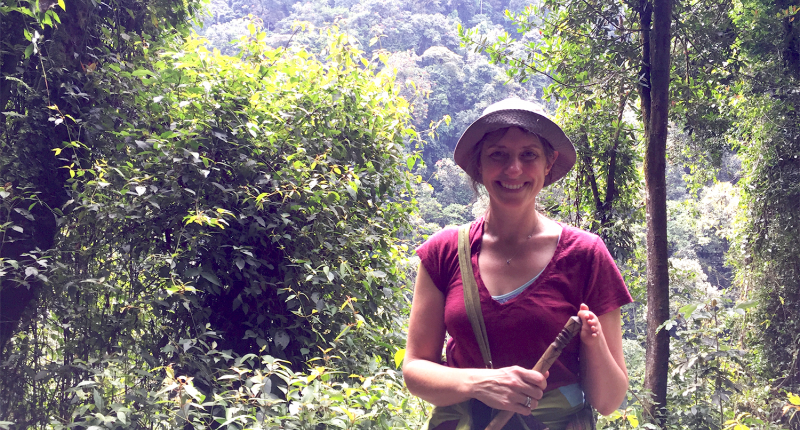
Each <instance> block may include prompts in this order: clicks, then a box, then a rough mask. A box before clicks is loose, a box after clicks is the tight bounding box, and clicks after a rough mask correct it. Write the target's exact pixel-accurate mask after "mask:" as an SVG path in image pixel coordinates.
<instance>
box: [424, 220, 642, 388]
mask: <svg viewBox="0 0 800 430" xmlns="http://www.w3.org/2000/svg"><path fill="white" fill-rule="evenodd" d="M483 225H484V219H483V218H481V219H479V220H477V221H475V222H473V223H472V225H471V228H470V235H469V237H470V249H471V253H472V258H471V261H472V270H473V272H474V273H475V279H476V280H477V283H478V292H479V294H480V299H481V310H482V312H483V319H484V321H485V323H486V332H487V336H488V338H489V349H490V350H491V353H492V362H493V364H494V367H495V368H501V367H507V366H513V365H518V366H521V367H524V368H528V369H531V368H533V366H534V365H535V364H536V361H537V360H538V359H539V357H541V355H542V354H543V353H544V351H545V350H546V349H547V347H548V346H549V345H550V343H552V342H553V340H554V339H555V338H556V336H557V335H558V333H559V332H560V331H561V329H562V328H563V327H564V324H566V322H567V320H568V319H569V318H570V317H571V316H573V315H577V314H578V310H579V308H580V305H581V303H586V304H587V305H588V306H589V309H590V310H591V311H592V312H594V313H595V314H596V315H603V314H605V313H607V312H610V311H613V310H615V309H617V308H619V307H621V306H623V305H626V304H628V303H630V302H632V301H633V300H632V299H631V296H630V293H628V288H627V287H626V286H625V282H624V281H623V280H622V276H621V275H620V273H619V270H618V269H617V266H616V265H615V264H614V260H613V259H612V258H611V255H610V254H609V253H608V249H607V248H606V246H605V244H604V243H603V241H602V240H601V239H600V238H599V237H598V236H597V235H595V234H592V233H588V232H585V231H583V230H580V229H577V228H574V227H570V226H567V225H564V224H561V227H562V229H563V230H562V232H561V237H560V238H559V241H558V245H557V246H556V251H555V254H554V255H553V258H552V259H551V260H550V263H548V265H547V266H546V267H545V268H544V270H543V271H542V273H541V274H540V275H539V277H538V278H537V279H536V280H535V281H534V282H533V284H531V285H530V286H529V287H528V288H526V289H525V290H524V291H523V292H522V293H521V294H519V295H518V296H516V297H514V298H513V299H511V300H509V301H508V302H505V303H499V302H497V301H496V300H494V299H493V298H492V296H491V294H490V293H489V290H487V289H486V286H485V285H484V283H483V280H482V279H481V273H480V269H479V268H478V255H479V254H480V252H481V238H482V237H483ZM417 255H419V257H420V259H421V260H422V264H423V266H425V270H427V271H428V274H430V276H431V279H433V283H434V284H435V285H436V287H437V288H438V289H439V290H441V291H442V293H443V294H444V296H445V307H444V322H445V326H446V328H447V332H448V333H449V334H450V339H449V340H448V342H447V349H446V354H447V365H448V366H450V367H458V368H483V367H485V366H484V363H483V358H482V357H481V351H480V347H479V346H478V342H477V340H476V339H475V333H474V332H473V330H472V325H471V324H470V322H469V318H468V317H467V311H466V308H465V305H464V289H463V284H462V282H461V272H460V269H459V267H458V229H456V228H448V229H445V230H442V231H440V232H438V233H436V234H435V235H433V236H431V237H430V238H429V239H428V240H427V241H426V242H425V243H424V244H422V246H420V247H419V248H418V249H417ZM579 348H580V339H578V337H576V338H575V339H573V340H572V342H570V343H569V345H567V347H566V348H564V351H563V352H562V354H561V356H560V357H559V359H558V360H557V361H556V362H555V363H554V364H553V366H552V367H551V368H550V377H549V378H548V380H547V390H545V391H550V390H553V389H556V388H559V387H562V386H565V385H569V384H573V383H578V382H580V374H579V373H580V367H579V364H578V359H579Z"/></svg>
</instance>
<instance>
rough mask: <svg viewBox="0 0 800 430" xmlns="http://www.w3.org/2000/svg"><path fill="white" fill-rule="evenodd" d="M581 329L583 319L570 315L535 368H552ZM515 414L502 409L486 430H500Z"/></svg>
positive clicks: (540, 371) (546, 369) (544, 370)
mask: <svg viewBox="0 0 800 430" xmlns="http://www.w3.org/2000/svg"><path fill="white" fill-rule="evenodd" d="M580 331H581V319H580V318H578V317H577V316H574V317H570V319H569V320H568V321H567V324H565V325H564V328H563V329H561V333H559V334H558V336H556V340H554V341H553V343H551V344H550V346H548V347H547V350H546V351H545V352H544V354H542V357H541V358H540V359H539V361H537V362H536V365H535V366H533V370H535V371H537V372H539V373H545V372H547V371H548V370H549V369H550V366H551V365H552V364H553V363H554V362H555V361H556V359H557V358H558V356H559V355H561V351H562V350H563V349H564V347H565V346H567V344H568V343H569V341H571V340H572V338H573V337H575V335H576V334H578V332H580ZM513 416H514V412H511V411H500V412H499V413H498V414H497V415H496V416H495V417H494V419H493V420H492V422H490V423H489V425H488V426H486V430H500V429H502V428H503V426H505V425H506V423H507V422H508V420H510V419H511V417H513Z"/></svg>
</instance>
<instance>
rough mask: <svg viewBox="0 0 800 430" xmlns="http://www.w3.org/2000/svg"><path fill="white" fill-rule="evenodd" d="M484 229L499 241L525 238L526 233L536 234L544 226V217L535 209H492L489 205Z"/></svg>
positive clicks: (514, 240)
mask: <svg viewBox="0 0 800 430" xmlns="http://www.w3.org/2000/svg"><path fill="white" fill-rule="evenodd" d="M485 219H486V221H485V224H484V231H485V232H486V233H488V234H490V235H492V236H495V237H496V238H497V239H498V240H501V241H507V240H508V241H513V242H516V241H520V240H525V239H526V238H527V237H528V235H536V234H538V233H540V232H541V231H542V230H543V228H544V222H545V220H546V218H545V217H544V216H543V215H541V214H540V213H539V212H537V211H536V210H535V209H531V210H529V211H516V212H515V213H510V211H507V210H505V211H502V210H494V211H493V210H492V207H491V205H490V206H489V210H488V211H487V212H486V216H485Z"/></svg>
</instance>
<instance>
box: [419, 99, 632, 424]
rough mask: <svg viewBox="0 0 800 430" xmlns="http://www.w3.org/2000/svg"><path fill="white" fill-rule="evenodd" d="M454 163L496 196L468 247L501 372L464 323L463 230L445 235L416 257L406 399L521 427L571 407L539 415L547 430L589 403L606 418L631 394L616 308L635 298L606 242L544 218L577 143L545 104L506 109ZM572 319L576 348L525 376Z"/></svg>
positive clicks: (472, 131)
mask: <svg viewBox="0 0 800 430" xmlns="http://www.w3.org/2000/svg"><path fill="white" fill-rule="evenodd" d="M454 158H455V161H456V163H457V164H458V165H459V166H460V167H461V168H462V169H464V170H465V171H466V172H467V174H469V176H470V177H471V178H472V179H473V181H475V182H476V183H478V184H482V186H484V187H485V188H486V191H487V193H488V195H489V208H488V209H487V211H486V214H485V215H484V217H482V218H481V219H479V220H477V221H475V222H473V223H472V224H471V226H470V235H469V237H470V248H471V262H472V270H473V272H474V275H475V278H476V281H477V284H478V291H479V296H480V306H481V312H482V314H483V318H484V320H485V324H486V332H487V337H488V341H489V349H490V351H491V355H492V365H493V366H492V367H493V368H487V366H486V365H485V364H484V361H483V359H482V356H481V352H480V350H479V347H478V342H477V340H476V337H475V333H474V331H473V329H472V326H471V324H470V322H469V320H468V317H467V315H466V309H465V305H464V295H463V285H462V280H461V274H460V271H459V266H458V256H457V245H458V244H457V240H458V239H457V236H458V233H457V230H456V229H445V230H443V231H440V232H439V233H437V234H435V235H434V236H432V237H431V238H430V239H428V241H426V242H425V243H424V244H423V245H422V246H420V248H419V249H417V254H418V255H419V256H420V259H421V264H420V267H419V273H418V275H417V280H416V285H415V289H414V300H413V304H412V307H411V318H410V323H409V331H408V344H407V349H406V356H405V362H404V365H403V375H404V377H405V382H406V385H407V386H408V389H409V390H410V391H411V392H412V393H413V394H415V395H417V396H419V397H421V398H422V399H424V400H427V401H429V402H430V403H432V404H434V405H436V406H437V407H446V406H451V405H457V404H461V403H462V402H465V401H469V400H470V399H476V400H478V401H480V402H482V403H483V404H485V405H488V406H489V407H491V408H493V409H504V410H509V411H513V412H516V413H519V414H521V415H525V416H527V415H531V410H532V409H533V410H534V415H536V414H537V413H539V412H540V410H537V409H536V408H537V406H538V405H539V402H540V401H542V399H543V397H545V400H546V401H544V402H543V405H544V403H547V404H552V402H550V401H549V400H550V399H553V398H555V397H558V398H559V399H566V400H567V401H568V404H567V406H566V409H568V410H564V407H563V406H559V409H558V410H556V411H555V414H553V411H552V410H551V411H549V412H542V414H544V415H542V421H543V422H544V423H545V424H546V425H548V426H549V427H550V429H551V430H558V429H559V428H565V427H566V425H567V423H568V422H569V421H570V420H571V418H570V415H569V414H571V413H573V412H576V411H579V410H582V409H583V408H584V398H585V401H586V402H588V403H589V404H591V405H592V406H593V407H594V408H595V409H596V410H597V411H598V412H600V413H602V414H604V415H607V414H610V413H611V412H613V411H614V410H615V409H616V408H618V407H619V406H620V404H621V403H622V401H623V400H624V398H625V393H626V391H627V387H628V377H627V370H626V367H625V361H624V358H623V354H622V331H621V314H620V307H621V306H623V305H625V304H627V303H630V302H631V301H632V300H631V297H630V294H629V293H628V290H627V288H626V287H625V284H624V282H623V281H622V277H621V276H620V274H619V271H618V270H617V268H616V266H615V264H614V262H613V260H612V259H611V257H610V255H609V253H608V250H607V249H606V247H605V245H604V244H603V242H602V240H600V239H599V238H598V237H597V236H596V235H593V234H590V233H586V232H583V231H581V230H578V229H576V228H573V227H570V226H567V225H563V224H560V223H558V222H555V221H553V220H551V219H548V218H547V217H545V216H544V215H543V214H541V213H539V212H538V211H537V210H536V197H537V195H538V194H539V192H540V191H541V190H542V188H544V187H546V186H547V185H550V184H551V183H553V182H554V181H556V180H558V179H560V178H561V177H563V176H564V175H566V174H567V172H568V171H569V170H570V169H571V168H572V166H573V165H574V164H575V149H574V147H573V146H572V143H571V142H570V140H569V138H567V137H566V135H565V134H564V132H563V131H562V130H561V128H560V127H558V126H557V125H556V124H555V123H553V122H552V121H550V120H549V119H547V117H545V116H544V115H543V114H542V113H541V112H540V111H539V109H538V106H537V105H535V104H533V103H530V102H525V101H522V100H519V99H507V100H503V101H501V102H498V103H495V104H493V105H491V106H489V107H488V108H487V109H486V110H485V111H484V113H483V115H482V116H481V117H480V118H479V119H478V120H477V121H475V122H474V123H473V124H472V125H470V127H469V128H468V129H467V130H466V131H465V132H464V134H463V135H462V136H461V139H459V142H458V144H457V146H456V150H455V153H454ZM572 315H578V316H579V317H580V319H581V320H582V322H583V325H582V328H581V333H580V341H578V340H577V339H574V340H573V341H572V342H571V343H570V344H569V345H568V346H567V347H566V348H565V349H564V351H563V352H562V355H561V357H560V358H559V360H557V361H556V363H554V365H553V366H552V367H551V369H550V371H549V372H547V373H545V374H540V373H539V372H535V371H533V370H529V369H531V368H533V366H534V364H535V363H536V361H537V360H538V359H539V357H540V356H541V355H542V353H543V352H544V351H545V349H546V348H547V346H548V345H549V344H550V343H551V342H552V341H553V340H554V339H555V337H556V335H557V334H558V333H559V331H560V330H561V328H562V327H563V326H564V323H565V322H566V321H567V319H568V318H569V317H570V316H572ZM445 332H447V333H449V335H450V338H449V340H448V342H447V348H446V363H445V362H443V361H442V344H443V341H444V338H445ZM559 404H560V405H562V404H565V403H563V402H562V403H559ZM543 409H546V408H545V407H544V406H543ZM439 421H440V422H441V421H442V420H441V419H440V420H439ZM438 424H440V423H437V422H433V423H431V426H430V428H437V429H445V428H455V424H454V423H453V421H452V420H451V421H445V422H442V423H441V425H439V427H436V425H438Z"/></svg>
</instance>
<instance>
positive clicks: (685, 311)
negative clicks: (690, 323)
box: [678, 304, 699, 318]
mask: <svg viewBox="0 0 800 430" xmlns="http://www.w3.org/2000/svg"><path fill="white" fill-rule="evenodd" d="M698 306H699V305H698V304H691V305H686V306H684V307H682V308H680V309H678V313H679V314H682V315H683V316H684V317H685V318H689V317H691V316H692V313H694V311H695V309H697V308H698Z"/></svg>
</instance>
